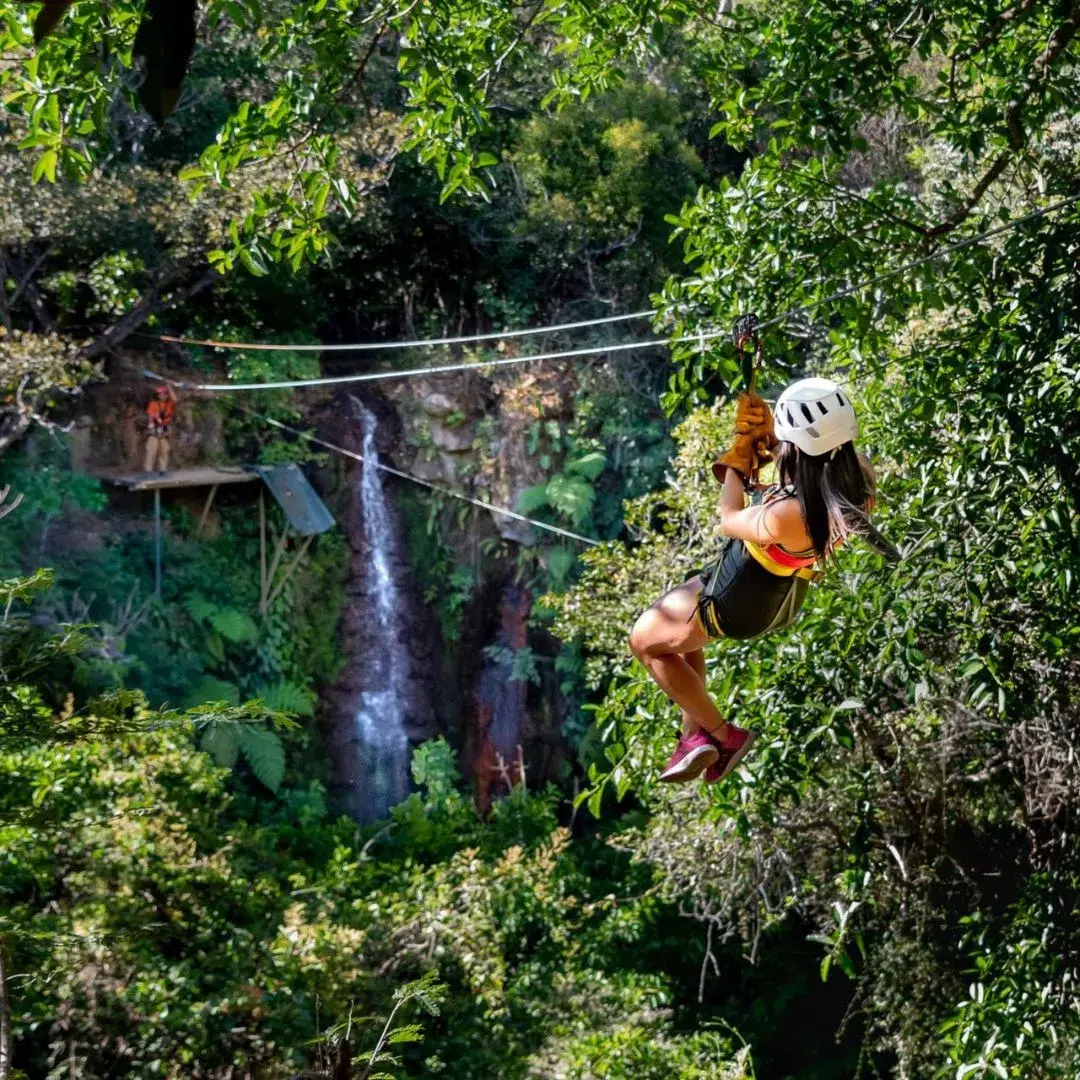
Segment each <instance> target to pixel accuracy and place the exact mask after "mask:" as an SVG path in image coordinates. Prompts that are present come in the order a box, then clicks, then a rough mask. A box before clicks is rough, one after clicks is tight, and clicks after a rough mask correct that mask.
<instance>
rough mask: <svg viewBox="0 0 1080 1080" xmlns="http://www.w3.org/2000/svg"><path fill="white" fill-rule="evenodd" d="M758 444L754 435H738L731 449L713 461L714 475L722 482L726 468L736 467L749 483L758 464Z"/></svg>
mask: <svg viewBox="0 0 1080 1080" xmlns="http://www.w3.org/2000/svg"><path fill="white" fill-rule="evenodd" d="M756 444H757V438H756V436H754V435H749V434H747V435H736V436H735V442H734V443H733V444H732V447H731V449H730V450H729V451H728V452H727V453H726V454H721V455H720V457H718V458H717V459H716V461H715V462H713V467H712V469H713V476H715V477H716V479H717V480H719V481H720V483H721V484H722V483H723V482H724V472H725V470H727V469H734V470H735V471H736V472H737V473H738V474H739V475H740V476H741V477H742V478H743V481H744V482H747V483H748V482H749V480H750V477H751V476H753V474H754V471H755V468H756V465H757V448H756Z"/></svg>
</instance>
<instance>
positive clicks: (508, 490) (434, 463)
mask: <svg viewBox="0 0 1080 1080" xmlns="http://www.w3.org/2000/svg"><path fill="white" fill-rule="evenodd" d="M572 389H573V387H572V385H571V384H570V381H569V379H568V378H567V377H566V376H564V375H561V374H560V373H559V372H556V371H552V370H550V369H549V370H548V371H547V372H545V373H544V374H543V375H531V374H528V373H520V374H517V375H516V376H514V377H512V378H504V379H500V380H499V381H498V382H494V381H492V380H489V379H486V378H484V377H482V376H480V375H478V374H476V375H474V374H471V373H470V374H469V375H468V376H467V377H462V376H461V375H460V374H455V375H454V376H438V375H435V376H431V377H430V378H426V379H412V380H409V382H408V383H407V384H391V388H390V389H389V391H388V393H387V396H386V397H385V398H380V397H376V396H370V397H367V398H365V399H364V405H365V406H366V407H367V408H369V409H370V410H371V411H372V412H373V413H374V414H375V415H376V417H377V424H378V432H379V435H378V440H377V446H378V452H379V454H380V457H381V458H382V459H383V460H384V461H385V462H387V463H388V464H391V465H393V466H394V467H396V468H399V469H402V470H404V471H407V472H410V473H412V474H414V475H416V476H419V477H422V478H423V479H425V480H428V481H430V482H432V483H434V484H437V485H440V486H441V487H444V488H447V489H452V490H454V491H461V492H464V493H466V494H469V495H472V496H474V497H477V498H481V499H483V500H484V501H486V502H489V503H491V504H493V505H496V506H505V507H508V508H511V509H513V508H514V507H515V506H516V505H517V502H518V499H519V497H520V494H521V492H523V491H524V490H526V489H527V488H529V487H532V486H533V485H535V484H537V483H540V482H541V481H543V480H544V479H545V476H544V472H543V470H542V468H541V467H540V464H539V462H538V461H537V460H536V459H535V457H534V456H533V455H530V454H529V453H528V449H527V443H528V439H527V436H528V431H529V428H530V426H531V425H533V424H534V423H536V422H538V421H544V420H548V419H560V420H566V419H568V418H569V416H570V400H571V393H572ZM334 415H336V416H338V417H348V416H350V415H355V414H350V410H349V409H348V408H347V407H345V406H339V407H338V408H337V409H336V410H335V411H334ZM332 426H333V430H332V431H331V432H329V433H328V434H327V438H328V439H329V440H330V441H332V442H336V443H338V444H339V445H342V446H345V447H347V448H348V449H351V450H353V451H355V452H360V449H361V443H362V434H361V433H360V430H359V425H358V424H357V422H356V421H355V419H350V420H339V421H336V422H335V423H334V424H333V425H332ZM357 468H360V467H359V466H357ZM403 483H407V482H406V481H395V480H390V481H388V482H387V484H386V486H385V489H384V490H385V491H386V492H387V495H388V498H389V501H390V503H391V504H393V500H394V499H395V497H396V496H397V494H398V492H399V491H400V490H401V489H400V485H401V484H403ZM347 487H348V488H349V489H350V490H351V492H352V494H351V495H350V496H349V497H348V499H347V509H345V510H344V512H343V513H342V515H341V519H340V520H341V524H342V527H343V528H344V530H345V532H346V535H347V537H348V541H349V550H350V557H349V585H348V603H347V607H346V611H345V614H344V616H343V619H342V624H341V628H340V644H341V648H342V651H343V653H344V655H345V657H346V664H345V669H344V671H343V673H342V675H341V677H340V678H339V680H338V682H337V683H336V684H335V685H334V686H333V687H332V688H331V689H330V690H329V692H328V693H327V694H326V695H325V698H324V716H325V719H326V723H327V728H328V731H329V743H330V756H331V784H332V787H333V788H334V791H335V793H336V794H337V796H338V798H339V801H340V803H341V805H343V806H344V807H345V808H347V809H348V810H349V811H350V812H352V813H354V814H357V815H358V816H364V807H363V802H364V795H363V789H364V785H365V783H366V778H365V775H364V771H365V769H368V768H369V767H370V763H369V760H368V758H366V757H365V754H364V752H362V750H361V749H360V739H361V736H360V734H359V732H358V729H357V725H356V719H355V718H356V714H357V710H358V708H359V704H360V702H362V701H363V700H364V695H365V694H370V693H371V692H372V686H373V681H372V680H373V678H374V676H373V674H372V671H373V664H372V661H371V657H372V655H373V650H379V649H385V644H380V640H379V634H378V631H377V626H376V620H374V619H373V618H372V614H371V603H372V601H371V580H372V574H373V565H374V561H375V560H374V552H373V549H372V536H371V527H370V522H368V521H366V520H365V515H364V513H363V508H362V506H361V500H360V499H359V495H358V492H359V487H358V485H357V484H356V482H355V480H348V481H347ZM457 509H458V506H457V504H454V503H451V504H450V506H449V507H448V508H447V509H445V510H444V514H445V515H446V516H447V520H448V521H449V522H450V523H451V524H448V525H447V527H445V528H444V529H443V530H442V537H443V539H444V540H445V541H446V542H448V543H449V544H450V545H451V547H452V549H453V554H454V559H455V562H456V563H457V564H458V565H468V566H471V567H472V568H473V570H474V572H475V575H476V584H475V587H474V590H473V592H472V594H471V596H470V597H469V598H468V599H467V601H466V602H465V606H464V610H463V612H462V619H461V626H460V630H459V632H457V633H456V634H455V636H454V639H453V640H446V641H444V640H442V639H441V636H440V630H439V626H438V622H437V620H436V619H435V618H434V616H433V614H432V612H431V611H430V610H428V608H427V606H426V605H425V604H424V602H423V600H422V598H421V597H420V596H419V595H418V589H417V586H416V576H415V569H414V567H412V566H411V565H410V564H409V560H408V557H407V555H406V554H405V545H404V543H401V542H398V543H397V544H396V547H395V553H394V554H393V555H392V556H391V559H390V563H391V568H392V573H393V576H394V579H395V581H396V582H397V584H398V586H399V588H400V590H401V593H400V596H401V603H400V611H399V612H398V615H397V621H396V623H395V634H396V635H397V636H398V638H399V640H400V641H402V642H407V643H408V650H409V652H410V657H411V659H410V661H409V663H408V664H407V665H405V666H406V667H407V670H408V676H407V679H406V682H405V686H404V687H403V689H402V691H401V693H402V695H403V701H404V702H405V717H406V719H405V724H406V728H407V735H408V739H409V741H410V743H413V744H415V743H416V742H418V741H420V740H422V739H424V738H427V737H430V736H431V735H433V734H435V733H437V732H440V733H442V734H445V735H446V736H447V737H448V738H449V739H450V741H451V742H452V743H453V744H454V745H455V746H457V747H458V748H459V750H460V751H461V763H462V767H463V770H464V771H465V773H466V776H467V777H468V778H469V779H470V780H471V781H472V783H473V786H474V791H475V794H476V801H477V808H478V810H479V811H480V812H481V813H486V812H487V810H488V809H490V806H491V803H492V800H493V799H494V798H497V797H498V796H499V795H500V794H503V793H505V792H506V790H507V789H508V787H509V785H510V784H513V783H518V782H520V781H521V780H522V779H523V777H524V778H525V779H527V781H528V782H529V783H530V784H533V783H538V782H542V781H543V780H544V779H546V778H547V777H550V776H551V775H553V774H554V772H556V771H557V770H558V769H559V768H560V767H561V766H562V764H563V761H564V759H565V746H564V744H563V740H562V737H561V734H560V723H561V712H562V710H561V707H560V701H559V696H558V688H557V685H556V680H555V679H554V678H553V677H551V675H550V672H549V669H550V668H551V666H552V665H551V664H550V663H547V664H544V654H547V659H550V657H551V655H552V654H553V652H554V650H555V648H556V645H555V643H553V642H550V641H547V640H533V634H532V632H531V631H530V629H529V626H528V619H529V615H530V612H531V605H532V600H533V597H532V594H531V593H530V591H529V590H528V589H527V588H526V587H525V586H524V585H522V584H520V583H519V581H518V580H517V578H518V566H519V562H518V560H517V558H516V555H517V553H519V552H520V551H521V549H522V548H526V547H530V546H532V545H534V544H535V543H536V541H537V534H536V530H535V529H533V528H532V527H531V526H530V525H528V524H527V523H524V522H520V521H517V520H515V519H514V518H509V517H506V516H504V515H501V514H495V513H493V512H490V511H481V512H479V513H477V514H476V515H474V516H472V517H470V518H469V519H468V520H467V524H466V525H465V526H464V527H461V526H460V525H459V524H458V523H457V522H456V521H455V517H456V511H457ZM392 516H393V517H394V521H395V525H394V527H395V529H396V530H397V535H398V538H399V541H400V539H401V536H402V532H401V529H402V522H401V520H400V515H399V513H398V511H397V509H396V508H395V509H394V510H393V512H392ZM529 647H531V648H532V649H533V650H534V651H535V652H537V653H538V654H540V657H541V668H542V669H541V670H540V671H537V670H535V668H534V667H532V666H530V654H529V652H528V648H529ZM388 722H389V721H388Z"/></svg>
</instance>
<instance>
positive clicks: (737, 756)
mask: <svg viewBox="0 0 1080 1080" xmlns="http://www.w3.org/2000/svg"><path fill="white" fill-rule="evenodd" d="M755 739H757V732H756V731H747V730H746V729H745V728H741V727H736V726H735V725H734V724H728V734H727V737H726V738H725V740H724V741H723V742H720V741H719V740H718V739H713V740H712V743H713V745H714V746H716V747H719V750H720V754H719V756H718V758H717V759H716V761H715V762H713V764H712V765H710V766H709V767H708V768H707V769H706V770H705V783H706V784H715V783H718V782H719V781H720V780H723V779H724V777H725V776H730V775H731V773H732V772H733V771H734V769H735V766H736V765H738V764H739V762H740V761H742V759H743V755H745V753H746V751H747V750H749V749H750V747H751V746H753V745H754V740H755Z"/></svg>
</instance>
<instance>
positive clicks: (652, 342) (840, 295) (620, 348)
mask: <svg viewBox="0 0 1080 1080" xmlns="http://www.w3.org/2000/svg"><path fill="white" fill-rule="evenodd" d="M1078 200H1080V193H1078V194H1076V195H1070V196H1068V197H1067V198H1064V199H1061V200H1059V201H1058V202H1056V203H1053V204H1051V205H1050V206H1046V207H1043V208H1042V209H1039V210H1033V211H1032V212H1031V213H1029V214H1025V215H1024V216H1023V217H1018V218H1014V219H1012V220H1011V221H1007V222H1005V223H1004V224H1002V225H998V226H996V227H995V228H993V229H988V230H986V231H985V232H981V233H976V234H975V235H974V236H969V237H967V238H966V239H964V240H958V241H957V242H956V243H954V244H950V245H948V246H946V247H944V248H941V249H940V250H938V251H932V252H930V253H929V254H927V255H923V256H920V257H919V258H917V259H912V260H911V261H909V262H906V263H904V264H902V265H901V266H898V267H896V268H895V269H893V270H884V271H882V272H881V273H880V274H875V275H874V276H873V277H871V278H867V279H866V280H864V281H859V282H856V283H855V284H854V285H846V286H844V288H842V289H837V290H836V291H835V292H832V293H829V294H828V295H826V296H823V297H821V298H819V299H817V300H811V301H808V302H807V303H805V304H801V305H799V306H797V307H794V308H790V309H789V310H788V311H786V312H783V313H782V314H780V315H776V316H774V317H773V318H771V319H766V320H764V321H763V322H761V323H759V324H758V331H761V330H764V329H766V328H767V327H770V326H776V325H778V324H779V323H782V322H785V321H786V320H787V319H790V318H791V317H792V316H793V315H796V314H799V313H806V312H810V311H813V310H814V309H815V308H818V307H822V306H824V305H825V304H831V303H834V302H835V301H837V300H842V299H844V298H845V297H847V296H851V295H852V294H854V293H857V292H861V291H862V290H863V289H867V288H870V286H872V285H876V284H878V283H879V282H882V281H888V280H889V279H891V278H894V277H898V276H899V275H901V274H905V273H907V272H908V271H909V270H914V269H916V268H918V267H920V266H924V265H925V264H927V263H930V262H934V261H936V260H937V259H942V258H945V257H946V256H947V255H951V254H952V253H953V252H955V251H960V250H961V249H962V248H966V247H971V246H972V245H973V244H978V243H982V242H983V241H985V240H989V239H991V238H992V237H995V236H1000V235H1001V234H1002V233H1005V232H1008V231H1009V230H1010V229H1015V228H1016V227H1017V226H1019V225H1023V224H1025V223H1026V222H1028V221H1034V220H1035V219H1036V218H1040V217H1045V216H1046V215H1048V214H1052V213H1055V212H1057V211H1058V210H1061V209H1063V208H1064V207H1066V206H1069V205H1071V204H1072V203H1075V202H1077V201H1078ZM655 313H656V312H655V311H649V312H634V313H632V314H630V315H612V316H608V317H607V318H606V319H598V320H586V321H584V322H579V323H563V324H561V325H560V326H557V327H539V328H535V327H534V328H531V329H526V330H515V331H507V332H505V333H502V334H494V335H477V336H476V337H473V338H453V339H451V338H435V339H432V340H430V341H415V342H388V343H386V344H379V343H366V344H360V345H305V346H295V345H277V344H246V343H243V342H215V341H212V340H210V339H206V340H203V339H195V338H177V337H164V336H163V337H160V338H158V339H157V340H161V341H171V342H177V343H180V344H195V345H217V346H219V347H222V348H238V349H267V350H270V349H275V350H286V351H300V350H306V351H317V352H333V351H340V350H360V349H381V348H405V347H419V346H422V345H437V344H446V343H452V342H455V341H478V340H488V339H490V338H492V337H495V338H505V337H514V336H516V337H520V336H524V335H525V334H530V333H541V332H544V331H547V330H556V329H570V328H576V327H582V326H591V325H598V324H600V323H603V322H609V323H610V322H617V321H619V320H622V319H634V318H645V317H647V316H650V315H653V314H655ZM727 334H728V331H727V330H708V331H698V332H697V333H692V334H683V335H681V336H679V337H676V338H651V339H649V340H646V341H629V342H622V343H620V344H617V345H605V346H589V347H586V348H581V349H568V350H563V351H561V352H552V353H538V354H536V355H533V356H512V357H502V358H499V359H496V360H481V361H473V362H471V363H461V364H440V365H437V366H435V367H423V368H406V369H404V370H399V371H376V372H367V373H365V374H363V375H338V376H332V377H329V378H321V379H293V380H288V381H283V382H267V383H194V384H189V383H183V382H175V381H173V385H175V386H179V387H181V388H183V389H189V390H204V391H209V392H213V393H227V392H229V391H231V390H286V389H293V388H296V387H301V386H334V385H341V384H346V383H354V382H376V381H379V380H384V379H408V378H418V377H421V376H424V375H436V374H443V373H446V372H451V371H468V370H470V369H472V368H493V367H502V366H505V365H509V364H528V363H539V362H540V361H542V360H566V359H571V358H576V357H582V356H598V355H601V354H605V353H613V352H625V351H627V350H633V349H651V348H656V347H660V346H671V345H676V344H681V343H685V342H688V341H697V342H700V343H702V344H704V342H706V341H711V340H713V339H714V338H718V337H726V336H727ZM163 381H172V380H163Z"/></svg>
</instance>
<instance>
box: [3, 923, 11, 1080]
mask: <svg viewBox="0 0 1080 1080" xmlns="http://www.w3.org/2000/svg"><path fill="white" fill-rule="evenodd" d="M11 1054H12V1050H11V1009H10V1008H9V1006H8V996H7V968H6V966H5V965H4V939H3V938H2V937H0V1080H7V1077H8V1076H9V1075H10V1073H11Z"/></svg>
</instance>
